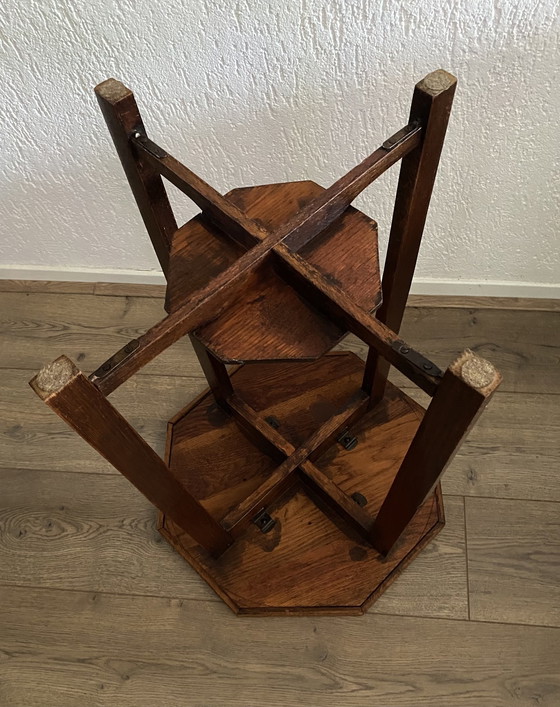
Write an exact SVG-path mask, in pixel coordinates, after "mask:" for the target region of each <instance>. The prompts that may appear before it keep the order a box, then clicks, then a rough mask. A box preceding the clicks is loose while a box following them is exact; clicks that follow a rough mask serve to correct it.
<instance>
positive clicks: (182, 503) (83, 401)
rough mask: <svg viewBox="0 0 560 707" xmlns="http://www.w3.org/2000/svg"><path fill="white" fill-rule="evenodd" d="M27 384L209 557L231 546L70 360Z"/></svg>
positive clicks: (59, 361)
mask: <svg viewBox="0 0 560 707" xmlns="http://www.w3.org/2000/svg"><path fill="white" fill-rule="evenodd" d="M30 385H31V387H32V388H33V390H34V391H35V392H36V393H37V395H38V396H39V397H40V398H41V399H42V400H44V402H45V403H46V404H47V405H48V406H49V407H50V408H52V409H53V410H54V411H55V412H56V413H57V415H59V416H60V417H61V418H62V419H63V420H64V421H65V422H66V423H67V424H68V425H70V427H72V428H73V429H74V430H75V431H76V432H77V433H78V434H79V435H80V437H82V438H83V439H84V440H85V441H86V442H87V443H88V444H90V445H91V446H92V447H93V448H94V449H95V450H96V451H97V452H99V453H100V454H101V455H102V456H104V457H105V459H107V461H108V462H110V463H111V464H112V465H113V466H114V467H115V468H116V469H117V470H118V471H120V472H121V474H123V476H125V477H126V478H127V479H128V480H129V481H130V482H131V483H132V484H134V486H136V488H137V489H138V490H139V491H140V492H141V493H143V494H144V496H146V498H147V499H148V500H149V501H150V502H151V503H153V504H154V505H155V506H157V508H159V509H160V510H162V511H164V513H166V514H168V515H169V516H170V518H171V519H172V520H173V521H174V522H175V523H177V524H178V525H179V526H180V527H181V528H182V529H183V530H185V531H186V532H187V533H188V534H189V535H191V536H192V537H193V538H194V539H195V540H196V541H197V542H199V543H200V544H201V545H202V546H203V547H205V548H206V549H207V550H208V551H209V552H210V553H211V554H213V555H216V556H217V555H220V554H221V553H222V552H224V550H225V549H226V548H227V547H229V546H230V545H231V543H232V542H233V540H232V537H231V536H230V534H229V533H228V532H227V531H226V530H224V528H223V527H222V526H221V525H220V524H219V523H218V522H217V521H216V520H214V518H212V516H211V515H210V514H209V513H208V511H206V509H205V508H203V506H201V505H200V503H199V502H198V501H197V500H196V499H195V498H193V496H191V494H190V493H189V492H188V491H187V490H186V489H185V488H184V486H183V485H182V484H181V482H180V481H179V480H178V479H177V477H176V476H175V474H174V473H173V471H172V470H171V469H169V467H168V466H167V465H166V464H165V462H164V461H163V459H161V458H160V457H159V456H158V455H157V454H156V453H155V452H154V450H153V449H152V448H151V447H150V445H149V444H148V443H147V442H146V441H145V440H144V439H142V437H140V435H139V434H138V433H137V432H136V430H135V429H134V428H133V427H131V425H129V424H128V422H127V421H126V420H125V419H124V417H123V416H122V415H121V414H120V413H119V412H118V411H117V410H115V408H114V407H113V406H112V405H111V403H110V402H109V401H108V400H107V398H106V397H105V396H104V395H103V393H101V392H100V391H99V390H98V389H97V388H96V386H95V385H93V383H91V382H90V381H89V380H88V379H87V378H86V376H84V374H83V373H82V372H81V371H80V370H79V369H78V368H77V367H76V366H75V365H74V364H73V363H72V361H71V360H70V359H69V358H67V357H66V356H60V357H59V358H57V359H56V360H55V361H53V363H51V364H49V365H48V366H45V367H44V368H43V369H42V370H41V371H40V372H39V373H38V374H37V375H36V376H35V377H34V378H33V379H32V380H31V381H30Z"/></svg>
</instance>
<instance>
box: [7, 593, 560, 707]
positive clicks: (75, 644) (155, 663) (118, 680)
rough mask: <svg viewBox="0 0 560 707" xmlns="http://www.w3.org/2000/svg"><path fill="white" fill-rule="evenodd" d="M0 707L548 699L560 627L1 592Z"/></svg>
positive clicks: (511, 706)
mask: <svg viewBox="0 0 560 707" xmlns="http://www.w3.org/2000/svg"><path fill="white" fill-rule="evenodd" d="M2 592H3V594H2V598H3V601H2V602H0V626H1V629H2V630H1V633H0V636H1V638H0V650H1V653H0V655H1V657H2V660H0V705H2V707H35V706H37V707H50V705H56V706H57V707H84V705H88V707H90V706H91V707H104V706H107V707H114V706H115V705H119V707H129V706H130V707H153V705H161V704H164V705H166V707H174V706H177V707H184V705H192V706H193V707H195V706H196V707H214V706H215V707H224V706H227V707H237V706H239V707H247V705H256V704H259V705H260V704H263V703H264V702H266V704H267V705H270V707H275V706H276V705H277V706H278V707H292V706H294V707H295V706H296V705H297V706H298V707H300V706H301V705H309V706H310V707H311V706H313V707H314V706H316V705H321V707H330V706H332V707H340V706H341V705H344V707H361V706H363V707H371V706H372V705H384V706H385V705H393V706H394V705H398V706H399V707H423V706H424V707H440V706H441V707H467V706H468V707H482V706H484V707H529V706H532V705H537V704H538V705H541V707H557V706H558V704H559V703H560V674H559V672H558V656H559V655H560V631H558V630H557V629H551V628H541V627H532V626H507V625H500V624H492V623H476V622H468V621H453V620H448V619H420V618H404V617H396V616H381V615H379V614H375V613H370V614H367V615H366V616H361V617H314V618H313V617H299V618H284V617H273V618H248V617H245V618H241V617H235V616H234V615H232V614H231V613H230V612H229V610H228V609H227V607H226V606H224V605H222V604H217V603H211V602H198V601H197V602H190V601H185V600H181V599H179V600H177V599H162V598H156V597H142V598H131V597H124V596H114V595H110V594H90V593H85V592H71V591H58V590H50V589H30V588H18V587H8V588H2Z"/></svg>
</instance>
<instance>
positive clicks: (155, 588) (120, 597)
mask: <svg viewBox="0 0 560 707" xmlns="http://www.w3.org/2000/svg"><path fill="white" fill-rule="evenodd" d="M42 287H43V285H41V284H38V285H37V286H36V287H35V286H32V287H29V288H27V289H25V288H23V289H22V288H21V287H20V289H19V291H17V289H16V290H14V289H12V290H11V291H5V289H3V288H1V287H0V290H3V291H2V294H0V311H1V312H2V316H1V333H0V367H1V368H0V390H1V394H0V395H1V401H2V404H1V405H0V466H1V469H0V598H1V601H0V705H2V707H33V706H34V705H37V706H38V707H45V706H46V705H57V706H58V705H60V706H66V705H68V706H72V707H74V706H75V707H84V705H108V706H110V707H117V706H118V707H121V706H122V707H129V706H130V707H141V706H142V705H146V707H148V706H150V707H151V706H152V705H153V704H165V705H170V706H172V705H177V706H178V707H179V706H180V707H183V706H184V705H185V704H188V705H193V706H196V707H199V706H200V707H211V706H213V705H216V706H219V707H223V706H224V705H225V706H231V707H236V706H237V705H239V706H240V707H241V706H242V707H246V705H248V704H250V705H252V704H261V703H262V702H263V701H264V700H265V699H266V702H267V704H269V705H279V706H280V705H281V706H286V707H290V705H302V704H303V705H309V706H310V707H311V706H313V707H315V705H318V704H320V705H325V706H328V705H336V706H337V707H338V705H341V704H343V705H345V706H346V705H347V706H348V707H354V706H355V707H358V706H359V705H367V706H368V707H371V706H372V705H377V704H379V705H398V706H400V707H407V706H409V707H417V706H418V705H425V706H426V707H428V706H429V707H432V706H436V707H437V706H439V705H441V706H442V707H462V706H463V705H465V706H466V705H468V706H469V707H480V706H481V705H484V707H493V706H496V707H498V706H499V707H529V706H531V707H532V706H533V705H536V704H538V705H541V706H543V705H544V706H545V707H558V705H559V704H560V678H559V673H558V665H559V664H560V633H559V629H558V628H555V627H556V626H558V620H559V619H558V606H559V604H560V602H559V600H558V589H557V588H558V586H559V584H560V576H559V570H558V567H559V562H558V551H559V550H558V548H559V545H560V539H559V538H558V525H557V524H558V518H559V517H560V507H559V505H558V503H556V502H557V501H559V500H560V475H559V474H558V468H559V467H560V441H559V440H560V434H559V429H558V428H559V427H560V405H559V404H558V403H559V401H560V398H559V397H558V393H559V392H560V374H559V372H558V364H557V361H558V358H559V356H560V326H559V324H560V322H559V315H558V313H557V309H556V311H554V307H556V304H555V303H552V305H553V306H552V307H550V308H547V309H546V311H543V310H541V307H542V302H541V304H540V306H539V307H532V306H531V303H529V304H527V306H526V307H522V308H521V309H516V307H517V306H519V303H510V302H504V303H501V302H499V303H496V302H492V301H489V302H488V301H486V300H482V301H476V306H471V307H469V306H467V307H465V306H463V305H464V303H463V302H461V303H452V306H449V305H448V304H446V303H445V302H443V303H441V305H442V306H441V308H438V307H433V306H430V305H428V304H424V303H423V302H421V304H422V305H423V306H421V307H412V308H408V310H407V313H406V315H405V322H404V325H403V329H402V333H403V336H405V337H406V338H407V340H409V341H410V342H411V343H413V344H414V345H415V346H416V347H417V348H418V349H420V350H422V351H424V352H426V353H428V354H429V355H430V356H431V357H432V358H433V360H435V361H436V362H437V363H438V364H440V365H444V364H447V363H448V362H449V361H450V360H451V359H452V358H453V357H454V356H455V355H456V354H457V353H458V352H459V350H460V349H463V348H464V347H465V346H470V347H471V348H473V349H474V350H476V351H478V352H479V353H482V354H483V355H488V357H489V358H491V359H492V361H493V362H494V363H495V364H496V365H497V367H499V368H500V370H501V371H502V373H503V374H504V383H503V385H502V387H501V388H500V390H499V391H498V392H497V393H496V395H495V396H494V399H493V400H492V402H491V403H490V405H489V407H488V409H487V410H486V412H485V414H484V415H483V416H482V418H481V419H480V421H479V423H478V425H477V426H476V428H475V429H474V430H473V431H472V433H471V435H470V436H469V438H468V439H467V441H466V442H465V444H464V445H463V447H462V449H461V451H460V453H459V454H458V455H457V457H456V458H455V460H454V462H453V464H452V466H451V468H450V469H449V470H448V472H447V474H446V476H445V477H444V493H445V492H447V494H448V495H447V497H446V499H445V505H446V517H447V525H446V526H445V528H444V530H443V531H442V532H441V533H440V535H439V536H438V537H437V538H436V539H435V540H434V542H433V543H432V544H431V545H430V546H429V547H428V548H426V549H425V550H424V552H423V553H422V554H421V555H420V556H419V557H418V558H417V559H416V560H415V562H414V563H413V564H412V565H411V566H410V567H408V568H407V569H406V570H405V571H404V572H403V574H402V576H401V577H400V578H399V580H398V582H396V583H394V584H393V585H392V586H391V587H390V588H389V589H388V590H387V592H386V594H384V595H383V597H381V598H380V599H379V601H378V602H377V603H376V604H375V606H374V607H373V608H372V609H371V610H370V613H369V614H367V615H366V616H362V617H339V618H332V617H316V618H290V619H282V618H270V619H268V618H259V619H251V618H249V617H245V618H242V617H235V616H233V615H232V614H231V613H230V610H229V609H228V608H227V607H226V606H222V604H221V602H220V601H219V600H217V599H216V597H215V595H214V594H213V593H212V592H211V590H210V589H209V588H208V587H207V585H206V584H205V583H204V582H202V580H200V579H199V577H198V575H196V573H194V572H193V571H192V570H191V568H190V567H189V566H188V565H187V564H186V563H185V562H184V561H183V560H182V558H181V557H179V556H178V555H177V554H176V553H174V552H173V551H172V550H171V548H169V547H167V544H166V543H165V542H159V540H160V538H159V536H158V534H157V532H156V530H155V523H156V518H155V511H154V509H153V508H151V507H150V505H149V504H148V503H147V501H146V500H145V499H144V498H143V497H142V496H141V494H140V493H138V492H137V491H136V490H135V489H134V488H133V487H132V486H131V485H130V484H128V482H127V481H126V480H125V479H124V478H121V477H120V476H119V475H118V474H117V473H116V472H115V471H114V470H113V469H111V467H110V466H109V465H108V464H107V463H106V462H104V461H103V460H102V459H100V458H99V457H98V456H97V455H96V454H95V453H94V452H93V451H91V450H90V449H89V448H88V447H87V445H86V444H85V443H84V442H83V441H82V440H80V439H79V438H77V437H76V436H75V435H74V434H73V433H72V432H71V431H70V430H68V429H67V428H66V426H65V425H64V424H63V423H62V421H59V420H58V419H57V418H56V417H55V416H54V415H52V413H51V412H50V411H49V410H48V409H46V408H45V407H44V406H43V405H41V403H40V401H38V400H37V399H36V397H35V396H34V395H33V393H32V392H31V390H30V389H29V387H28V386H27V381H28V380H29V378H30V373H29V372H30V371H34V370H36V369H38V368H39V367H40V366H41V365H42V364H44V363H45V362H47V361H49V360H52V359H53V358H55V357H56V356H58V355H59V354H60V353H62V352H65V353H67V354H68V355H70V356H72V357H73V358H74V359H76V360H78V362H79V364H80V365H81V366H83V368H84V370H86V371H88V370H93V369H94V368H95V367H96V366H97V365H98V364H99V363H100V362H101V361H102V360H103V358H104V357H106V356H107V355H110V354H111V353H113V352H114V351H115V350H117V349H118V348H120V346H122V345H123V344H124V343H126V342H127V341H128V340H129V339H130V338H132V337H134V335H135V332H141V331H144V330H146V329H147V328H148V327H149V326H150V325H152V324H153V322H155V321H157V320H158V319H159V318H161V315H162V312H163V309H162V307H163V300H162V298H161V297H159V298H154V297H152V296H150V293H151V292H152V291H150V290H149V289H148V290H144V289H142V288H140V289H138V288H137V287H136V288H135V289H134V290H122V289H121V288H120V287H118V288H116V289H115V288H114V287H113V286H110V287H107V288H105V287H103V288H100V289H99V294H97V295H93V294H91V290H89V293H86V292H84V291H83V290H80V291H81V292H83V294H79V293H73V294H72V293H70V294H69V293H68V289H67V287H66V286H65V287H64V288H61V289H63V290H64V292H65V293H66V294H57V293H56V291H57V288H56V287H53V288H51V289H50V291H45V290H44V289H41V288H42ZM88 287H89V285H88ZM123 287H126V286H123ZM122 292H125V293H126V294H127V296H120V293H122ZM102 293H103V294H104V295H105V296H101V295H102ZM413 301H415V300H413ZM497 304H500V307H497ZM525 309H527V311H525ZM352 346H353V343H352V339H351V337H350V338H349V341H347V342H345V343H344V347H345V348H348V347H350V348H351V347H352ZM362 353H364V352H363V351H362ZM79 354H84V356H82V357H79ZM166 356H168V358H166ZM173 371H174V372H175V375H172V374H173ZM399 382H400V383H401V384H402V382H403V381H402V380H401V381H399ZM204 387H205V384H204V381H203V379H202V375H201V370H200V367H199V364H198V362H197V361H196V358H195V356H194V354H193V352H192V349H191V347H190V344H189V343H188V341H182V342H179V344H177V345H175V346H174V347H172V349H171V350H170V351H169V352H168V353H166V354H164V355H163V356H161V357H159V358H158V360H157V361H156V362H154V363H153V364H149V366H147V367H146V368H145V369H143V371H142V375H140V376H137V377H135V378H134V379H133V380H132V381H128V382H127V383H126V384H124V385H123V386H122V387H121V388H119V390H117V391H116V392H115V393H114V394H112V396H111V400H112V402H114V404H115V405H116V406H117V408H118V409H119V410H120V411H121V412H122V413H123V415H125V417H127V419H129V420H130V421H131V423H132V424H133V426H134V427H135V428H136V429H137V430H138V431H139V432H140V433H141V434H142V435H144V436H145V437H146V439H147V440H148V442H149V443H150V444H152V445H154V446H155V448H156V451H158V452H159V453H162V452H163V444H164V440H165V422H166V420H167V419H168V418H169V417H171V416H172V415H173V414H175V413H176V411H177V410H178V409H179V408H181V406H183V405H184V404H185V402H186V401H188V400H190V399H191V398H193V397H194V396H196V395H197V394H198V393H200V392H201V391H202V390H203V388H204ZM407 393H408V394H409V395H411V396H412V397H414V398H415V399H418V400H419V401H421V402H425V399H424V396H423V395H422V394H421V393H415V392H413V390H412V389H411V388H407ZM449 494H454V495H449ZM463 496H467V498H466V526H465V516H464V515H463V498H462V497H463ZM467 553H468V566H467ZM469 616H470V620H469ZM531 624H533V625H531Z"/></svg>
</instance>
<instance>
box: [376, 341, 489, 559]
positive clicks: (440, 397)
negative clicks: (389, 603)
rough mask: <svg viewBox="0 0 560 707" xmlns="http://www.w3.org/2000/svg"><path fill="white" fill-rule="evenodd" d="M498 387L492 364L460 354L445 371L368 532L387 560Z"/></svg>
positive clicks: (467, 353) (469, 353) (466, 354)
mask: <svg viewBox="0 0 560 707" xmlns="http://www.w3.org/2000/svg"><path fill="white" fill-rule="evenodd" d="M500 381H501V375H500V374H499V373H498V371H496V369H495V368H494V367H493V366H492V364H490V363H488V361H486V360H485V359H482V358H480V357H479V356H476V355H475V354H474V353H473V352H472V351H469V350H467V351H465V352H463V353H462V354H461V356H459V358H458V359H456V360H455V361H454V362H453V363H452V364H451V365H450V366H449V368H448V369H447V371H446V372H445V375H444V377H443V380H442V382H441V385H440V386H439V388H438V390H437V392H436V394H435V395H434V398H433V400H432V402H431V403H430V406H429V407H428V410H427V412H426V414H425V415H424V419H423V420H422V423H421V425H420V427H419V428H418V432H417V433H416V435H415V436H414V439H413V440H412V443H411V445H410V447H409V449H408V451H407V453H406V456H405V457H404V459H403V462H402V464H401V466H400V468H399V471H398V473H397V475H396V477H395V480H394V481H393V483H392V485H391V488H390V489H389V493H388V494H387V498H386V499H385V501H384V502H383V505H382V506H381V509H380V511H379V514H378V515H377V518H376V519H375V524H374V526H373V529H372V541H373V544H374V546H375V547H376V548H377V549H378V550H379V551H380V552H382V553H384V554H387V553H388V552H389V551H390V550H391V548H392V547H393V546H394V545H395V543H396V542H397V540H398V539H399V537H400V535H401V534H402V533H403V531H404V529H405V528H406V526H407V525H408V523H410V521H411V519H412V518H413V516H414V514H415V513H416V511H417V510H418V508H420V506H421V505H422V503H423V502H424V500H425V499H426V497H427V496H428V495H429V494H430V492H431V491H432V489H433V488H434V486H435V485H436V484H437V483H438V481H439V479H440V477H441V475H442V474H443V472H444V471H445V470H446V468H447V467H448V465H449V464H450V462H451V460H452V459H453V457H454V455H455V453H456V452H457V449H458V448H459V446H460V444H461V442H462V441H463V439H464V438H465V437H466V435H467V434H468V432H469V430H470V429H471V427H472V426H473V425H474V423H475V422H476V420H477V418H478V416H479V415H480V413H481V412H482V410H483V409H484V408H485V406H486V405H487V403H488V402H489V400H490V398H491V397H492V395H493V393H494V391H495V390H496V388H497V387H498V385H499V384H500Z"/></svg>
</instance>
